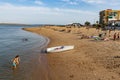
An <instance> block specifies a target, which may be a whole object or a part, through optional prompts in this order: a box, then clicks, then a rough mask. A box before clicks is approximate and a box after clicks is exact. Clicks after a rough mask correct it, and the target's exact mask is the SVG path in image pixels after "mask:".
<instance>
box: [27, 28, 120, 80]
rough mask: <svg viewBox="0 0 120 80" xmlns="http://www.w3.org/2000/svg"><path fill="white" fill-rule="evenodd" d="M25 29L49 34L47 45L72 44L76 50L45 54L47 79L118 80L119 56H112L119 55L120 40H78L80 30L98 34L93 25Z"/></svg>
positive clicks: (85, 32)
mask: <svg viewBox="0 0 120 80" xmlns="http://www.w3.org/2000/svg"><path fill="white" fill-rule="evenodd" d="M25 30H27V31H30V32H34V33H37V34H40V35H43V36H46V37H48V38H49V39H50V43H49V44H48V47H52V46H59V45H71V44H73V45H75V49H73V50H70V51H65V52H59V53H48V54H46V56H47V59H48V66H49V70H50V77H51V78H50V80H118V79H120V76H119V73H120V69H119V61H120V59H118V58H115V56H120V54H119V49H120V48H119V47H118V46H120V43H119V41H112V40H110V41H93V40H91V39H80V34H82V33H84V34H85V35H88V36H89V35H98V32H97V31H96V30H95V29H93V28H91V29H89V30H87V29H85V28H72V29H68V28H67V29H66V28H64V27H55V26H54V27H53V26H51V27H49V26H46V27H37V28H25ZM70 30H71V31H70ZM69 31H70V32H69ZM100 32H102V31H100ZM107 33H108V32H107ZM112 33H114V32H112ZM113 62H114V63H113ZM48 80H49V79H48Z"/></svg>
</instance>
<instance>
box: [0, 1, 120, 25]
mask: <svg viewBox="0 0 120 80" xmlns="http://www.w3.org/2000/svg"><path fill="white" fill-rule="evenodd" d="M119 6H120V0H0V23H22V24H71V23H81V24H84V23H85V22H86V21H89V22H90V23H91V24H94V23H95V22H96V21H98V20H99V12H100V11H102V10H106V9H114V10H120V8H119Z"/></svg>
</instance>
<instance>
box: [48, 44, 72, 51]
mask: <svg viewBox="0 0 120 80" xmlns="http://www.w3.org/2000/svg"><path fill="white" fill-rule="evenodd" d="M71 49H74V46H73V45H71V46H56V47H51V48H47V52H61V51H66V50H71Z"/></svg>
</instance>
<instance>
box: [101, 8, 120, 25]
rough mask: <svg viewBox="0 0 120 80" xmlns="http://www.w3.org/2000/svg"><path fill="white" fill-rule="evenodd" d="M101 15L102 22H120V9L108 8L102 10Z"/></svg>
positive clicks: (110, 23)
mask: <svg viewBox="0 0 120 80" xmlns="http://www.w3.org/2000/svg"><path fill="white" fill-rule="evenodd" d="M99 17H100V18H99V23H100V24H108V25H115V24H116V23H120V10H112V9H107V10H103V11H100V13H99Z"/></svg>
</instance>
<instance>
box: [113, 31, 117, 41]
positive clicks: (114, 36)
mask: <svg viewBox="0 0 120 80" xmlns="http://www.w3.org/2000/svg"><path fill="white" fill-rule="evenodd" d="M116 37H117V35H116V33H114V35H113V40H114V41H115V40H116Z"/></svg>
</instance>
